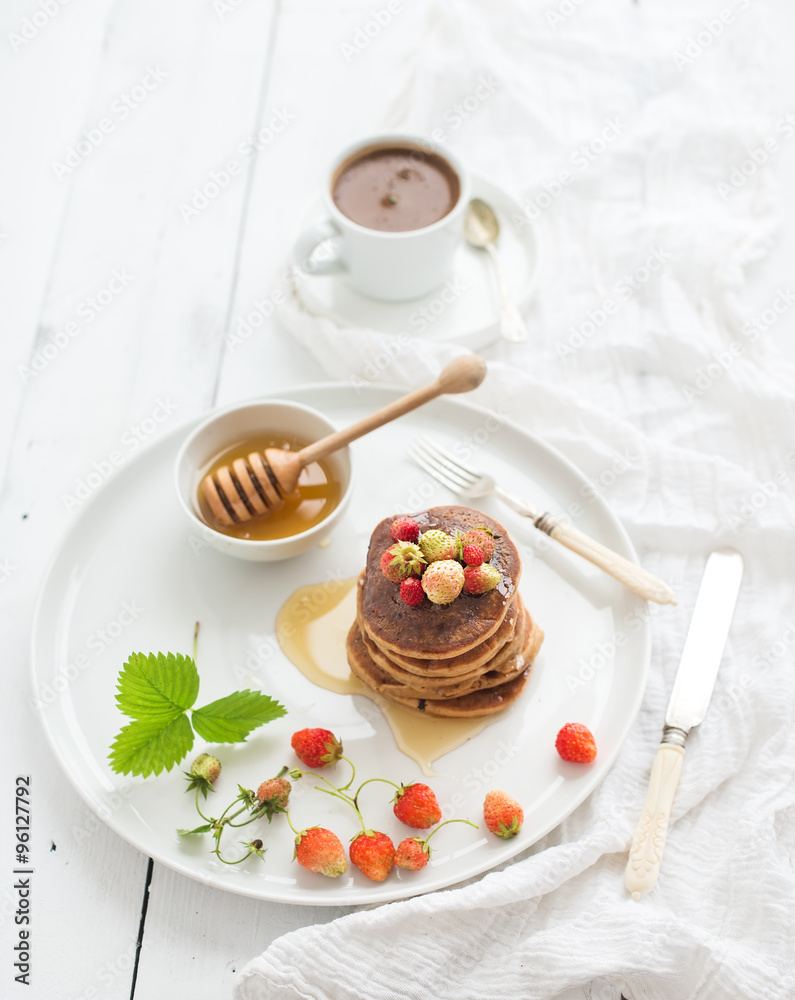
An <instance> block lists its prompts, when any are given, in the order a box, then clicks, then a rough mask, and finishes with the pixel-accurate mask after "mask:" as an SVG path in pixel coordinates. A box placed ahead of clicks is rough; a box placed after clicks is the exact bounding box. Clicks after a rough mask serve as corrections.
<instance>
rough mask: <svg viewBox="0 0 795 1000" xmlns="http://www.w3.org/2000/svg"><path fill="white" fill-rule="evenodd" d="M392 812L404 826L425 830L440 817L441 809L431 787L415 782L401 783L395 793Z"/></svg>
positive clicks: (433, 824)
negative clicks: (409, 783) (410, 783)
mask: <svg viewBox="0 0 795 1000" xmlns="http://www.w3.org/2000/svg"><path fill="white" fill-rule="evenodd" d="M394 803H395V804H394V806H393V812H394V813H395V815H396V816H397V818H398V819H399V820H400V822H401V823H405V824H406V826H413V827H415V828H416V829H417V830H427V829H428V828H429V827H431V826H435V825H436V824H437V823H438V822H439V820H440V819H441V818H442V810H441V809H440V808H439V803H438V802H437V800H436V795H435V794H434V792H433V789H432V788H429V787H428V786H427V785H422V784H420V783H419V782H415V783H414V784H413V785H401V786H400V788H398V790H397V792H396V793H395V798H394Z"/></svg>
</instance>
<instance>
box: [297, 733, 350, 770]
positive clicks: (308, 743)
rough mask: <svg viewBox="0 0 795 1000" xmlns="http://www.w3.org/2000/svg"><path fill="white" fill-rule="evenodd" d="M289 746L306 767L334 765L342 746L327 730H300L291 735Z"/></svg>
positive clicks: (340, 754) (339, 755)
mask: <svg viewBox="0 0 795 1000" xmlns="http://www.w3.org/2000/svg"><path fill="white" fill-rule="evenodd" d="M290 746H291V747H292V748H293V750H295V754H296V756H297V757H298V759H299V760H300V761H301V763H303V764H306V766H307V767H325V766H326V765H327V764H336V763H337V761H338V760H339V759H340V757H341V756H342V744H341V743H340V741H339V740H338V739H337V737H336V736H335V735H334V733H332V732H331V731H330V730H328V729H300V730H299V731H298V732H297V733H293V738H292V739H291V740H290Z"/></svg>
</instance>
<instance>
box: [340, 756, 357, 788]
mask: <svg viewBox="0 0 795 1000" xmlns="http://www.w3.org/2000/svg"><path fill="white" fill-rule="evenodd" d="M340 760H344V761H345V763H346V764H350V765H351V776H350V778H349V779H348V784H347V785H342V786H341V787H340V791H341V792H344V791H345V789H346V788H350V787H351V785H352V784H353V779H354V778H355V777H356V768H355V766H354V763H353V761H352V760H350V759H349V758H348V757H340Z"/></svg>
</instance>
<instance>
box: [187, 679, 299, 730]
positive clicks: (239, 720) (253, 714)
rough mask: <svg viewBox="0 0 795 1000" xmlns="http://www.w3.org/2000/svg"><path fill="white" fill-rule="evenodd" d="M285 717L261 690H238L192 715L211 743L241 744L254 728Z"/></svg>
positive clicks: (279, 707) (198, 728)
mask: <svg viewBox="0 0 795 1000" xmlns="http://www.w3.org/2000/svg"><path fill="white" fill-rule="evenodd" d="M285 714H286V709H285V708H284V706H283V705H280V704H279V702H278V701H274V700H273V698H269V697H268V696H267V695H266V694H262V693H261V692H259V691H235V692H234V693H233V694H230V695H227V696H226V697H225V698H219V699H218V701H213V702H210V704H209V705H205V706H204V708H197V709H196V710H195V711H194V712H193V713H192V720H193V728H194V729H195V730H196V732H197V733H198V734H199V736H201V737H202V738H203V739H205V740H207V741H208V742H209V743H242V742H243V741H244V740H245V738H246V737H247V736H248V734H249V733H250V732H251V730H252V729H256V728H257V726H261V725H263V723H265V722H271V721H272V720H273V719H278V718H280V717H281V716H282V715H285Z"/></svg>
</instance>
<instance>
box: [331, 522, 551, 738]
mask: <svg viewBox="0 0 795 1000" xmlns="http://www.w3.org/2000/svg"><path fill="white" fill-rule="evenodd" d="M394 520H395V518H394V517H388V518H385V519H384V520H383V521H381V523H380V524H379V525H378V526H377V527H376V529H375V531H374V532H373V534H372V537H371V539H370V549H369V552H368V554H367V566H366V568H365V570H364V572H363V573H362V575H361V576H360V577H359V583H358V594H357V614H356V621H355V622H354V624H353V626H352V627H351V630H350V632H349V633H348V642H347V650H348V662H349V664H350V667H351V670H352V671H353V673H354V674H356V676H357V677H359V678H360V680H362V681H364V683H365V684H367V685H368V686H369V687H371V688H373V689H374V690H375V691H377V692H378V693H379V694H380V695H382V696H383V697H384V698H388V699H390V700H391V701H395V702H398V703H400V704H401V705H407V706H409V707H410V708H416V709H418V710H419V711H421V712H424V713H425V714H426V715H438V716H453V717H457V718H462V717H467V716H472V717H475V716H481V715H491V714H492V713H494V712H499V711H501V710H502V709H503V708H506V707H507V706H508V705H510V704H512V703H513V702H514V701H516V699H517V698H518V697H519V695H520V694H521V693H522V690H523V689H524V687H525V684H526V683H527V679H528V677H529V675H530V670H531V667H532V663H533V658H534V657H535V655H536V653H537V652H538V649H539V647H540V645H541V641H542V639H543V638H544V633H543V632H542V631H541V629H540V628H538V626H537V625H536V624H535V622H534V621H533V619H532V618H531V617H530V614H529V612H528V611H527V609H526V608H525V606H524V604H523V603H522V598H521V597H520V595H519V592H518V590H517V585H518V583H519V576H520V574H521V561H520V559H519V553H518V552H517V551H516V547H515V546H514V544H513V542H512V541H511V540H510V538H509V537H508V535H507V533H506V531H505V528H503V526H502V525H501V524H499V522H497V521H495V520H493V519H492V518H490V517H487V516H486V515H485V514H482V513H480V512H479V511H476V510H472V509H471V508H469V507H433V508H431V509H430V510H427V511H424V512H423V513H421V514H415V515H414V520H415V521H417V523H418V524H419V526H420V531H421V532H425V531H430V530H431V529H434V528H438V529H440V530H441V531H445V532H447V534H449V535H452V536H454V537H455V534H456V532H457V531H458V532H461V534H463V533H464V532H466V531H469V530H470V529H472V528H478V527H484V526H485V527H487V528H488V529H489V530H490V531H491V532H492V533H493V535H494V542H495V545H494V555H493V556H492V558H491V560H490V562H491V563H492V565H493V566H496V568H497V569H498V570H499V571H500V573H501V574H502V580H501V582H500V584H499V585H498V586H497V587H496V589H494V590H490V591H488V593H485V594H480V595H478V596H475V595H472V594H467V593H465V592H462V593H461V594H460V595H459V596H458V597H457V598H456V599H455V600H454V601H453V602H452V603H451V604H445V605H440V604H432V603H431V602H430V601H428V600H425V601H423V602H422V604H420V605H419V606H418V607H409V605H407V604H405V603H404V602H403V600H402V598H401V596H400V587H399V586H398V584H396V583H393V582H392V581H391V580H388V579H387V577H385V576H384V574H383V573H382V571H381V557H382V555H383V554H384V552H385V551H386V550H387V549H388V548H389V546H390V545H392V539H391V538H390V536H389V529H390V527H391V525H392V522H393V521H394Z"/></svg>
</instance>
